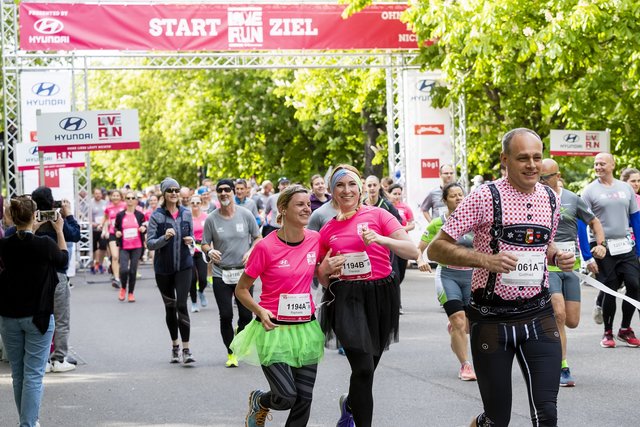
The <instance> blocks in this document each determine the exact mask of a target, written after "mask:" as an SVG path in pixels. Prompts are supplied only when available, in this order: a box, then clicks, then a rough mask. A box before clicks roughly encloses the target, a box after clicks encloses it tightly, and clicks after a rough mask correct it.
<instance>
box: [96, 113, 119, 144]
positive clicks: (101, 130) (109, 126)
mask: <svg viewBox="0 0 640 427" xmlns="http://www.w3.org/2000/svg"><path fill="white" fill-rule="evenodd" d="M118 137H122V116H121V115H120V114H98V139H110V138H118Z"/></svg>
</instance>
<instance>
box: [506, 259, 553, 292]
mask: <svg viewBox="0 0 640 427" xmlns="http://www.w3.org/2000/svg"><path fill="white" fill-rule="evenodd" d="M512 253H513V254H515V255H516V256H517V257H518V263H517V264H516V269H515V270H514V271H511V272H509V273H503V274H502V284H503V285H505V286H540V284H541V283H542V279H543V277H544V261H545V258H546V256H547V255H546V254H545V253H544V252H531V251H523V252H512Z"/></svg>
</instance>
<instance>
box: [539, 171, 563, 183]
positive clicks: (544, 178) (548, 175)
mask: <svg viewBox="0 0 640 427" xmlns="http://www.w3.org/2000/svg"><path fill="white" fill-rule="evenodd" d="M559 173H560V172H554V173H550V174H547V175H540V181H548V180H549V178H553V177H554V176H556V175H558V174H559Z"/></svg>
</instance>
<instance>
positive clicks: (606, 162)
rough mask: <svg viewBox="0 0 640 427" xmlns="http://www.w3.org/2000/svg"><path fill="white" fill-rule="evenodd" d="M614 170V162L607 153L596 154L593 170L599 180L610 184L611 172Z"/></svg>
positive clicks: (611, 179)
mask: <svg viewBox="0 0 640 427" xmlns="http://www.w3.org/2000/svg"><path fill="white" fill-rule="evenodd" d="M615 168H616V161H615V159H614V158H613V156H612V155H611V154H609V153H598V155H596V158H595V159H594V160H593V170H594V171H595V173H596V177H598V179H599V180H601V181H603V182H605V183H610V182H612V181H613V170H614V169H615Z"/></svg>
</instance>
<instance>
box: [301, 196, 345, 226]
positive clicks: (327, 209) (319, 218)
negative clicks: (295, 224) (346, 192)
mask: <svg viewBox="0 0 640 427" xmlns="http://www.w3.org/2000/svg"><path fill="white" fill-rule="evenodd" d="M336 215H338V211H337V210H336V208H334V207H333V205H332V204H331V202H328V203H325V204H324V205H322V206H320V207H319V208H318V209H316V210H315V211H313V212H312V213H311V216H310V217H309V224H307V228H308V229H309V230H314V231H320V229H321V228H322V227H323V226H324V225H325V224H326V223H327V222H329V221H330V220H331V219H332V218H333V217H335V216H336Z"/></svg>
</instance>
